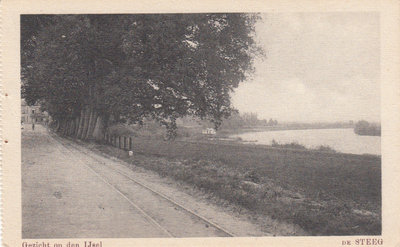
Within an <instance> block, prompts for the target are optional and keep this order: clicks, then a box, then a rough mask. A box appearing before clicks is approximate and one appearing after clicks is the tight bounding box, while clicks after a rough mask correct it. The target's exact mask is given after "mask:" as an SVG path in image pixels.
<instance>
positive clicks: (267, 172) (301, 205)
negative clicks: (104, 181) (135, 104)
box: [96, 137, 381, 235]
mask: <svg viewBox="0 0 400 247" xmlns="http://www.w3.org/2000/svg"><path fill="white" fill-rule="evenodd" d="M96 148H97V149H99V150H100V151H102V152H104V153H107V154H109V155H113V156H115V157H118V158H120V159H123V160H125V161H126V162H129V163H132V164H134V165H138V166H141V167H144V168H146V169H150V170H153V171H156V172H157V173H159V174H160V175H161V176H168V177H172V178H174V179H175V180H178V181H181V182H184V183H186V184H189V185H192V186H195V187H197V188H199V189H201V190H203V191H205V192H207V193H209V194H211V195H213V196H216V197H218V198H221V199H223V200H226V201H229V202H230V203H232V204H234V205H237V206H239V207H243V208H245V209H247V210H249V211H250V212H252V213H253V214H254V215H255V216H257V217H260V216H261V217H262V216H268V217H272V218H273V219H276V220H279V221H284V222H288V223H292V224H296V225H298V226H300V227H301V228H302V229H304V230H305V231H307V232H308V233H309V234H311V235H380V234H381V158H380V157H378V156H367V155H350V154H342V153H333V152H317V151H309V150H289V149H282V148H280V149H274V148H266V147H264V146H259V145H244V144H226V143H223V142H218V141H216V142H209V143H194V142H184V141H174V142H167V141H162V140H154V139H151V140H150V139H147V138H140V137H137V138H136V139H135V143H134V153H135V155H134V156H133V157H128V154H127V152H126V151H123V150H119V149H117V148H114V147H111V146H108V145H96ZM147 157H152V159H151V160H149V159H147Z"/></svg>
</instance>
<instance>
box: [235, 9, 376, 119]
mask: <svg viewBox="0 0 400 247" xmlns="http://www.w3.org/2000/svg"><path fill="white" fill-rule="evenodd" d="M379 38H380V30H379V14H378V13H374V12H362V13H361V12H360V13H358V12H330V13H273V14H271V13H268V14H262V20H261V21H260V22H259V23H258V24H257V26H256V39H257V41H258V42H259V44H260V46H262V47H263V48H264V50H265V53H266V56H265V58H257V59H256V60H255V68H256V71H255V74H254V75H253V76H252V78H250V79H248V80H246V81H244V82H242V83H241V84H240V85H239V87H238V88H237V89H236V90H235V92H234V93H233V95H232V103H233V106H234V107H235V108H236V109H238V110H239V111H240V112H253V113H257V114H258V116H259V118H261V119H262V118H264V119H270V118H273V119H277V120H278V121H281V122H287V121H295V122H336V121H350V120H353V121H358V120H361V119H364V120H367V121H373V122H379V121H380V80H379V79H380V40H379Z"/></svg>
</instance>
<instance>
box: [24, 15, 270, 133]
mask: <svg viewBox="0 0 400 247" xmlns="http://www.w3.org/2000/svg"><path fill="white" fill-rule="evenodd" d="M257 19H258V17H257V15H253V14H163V15H157V14H151V15H150V14H147V15H146V14H144V15H53V16H51V15H35V16H32V15H24V16H22V17H21V58H22V66H21V67H22V71H21V73H22V81H23V87H22V93H23V97H24V98H25V99H26V101H27V103H28V104H34V103H36V102H40V103H41V104H42V105H43V106H44V108H45V109H46V110H47V111H48V112H49V114H50V115H51V117H52V118H53V119H55V120H56V121H57V122H58V123H59V129H60V131H63V133H64V134H68V135H75V136H76V137H78V138H82V139H87V138H98V139H101V138H102V137H103V133H104V130H105V129H106V128H107V126H108V125H109V124H110V123H112V122H124V121H129V122H131V123H137V122H139V123H140V122H141V121H142V119H143V118H145V117H151V118H154V119H156V120H158V121H159V122H160V123H162V124H164V125H165V126H167V129H168V130H169V133H170V134H171V136H173V134H174V130H175V128H176V124H175V120H176V119H177V118H178V117H182V116H186V115H192V116H198V117H200V118H202V119H209V120H211V121H212V122H213V123H214V124H215V126H216V127H218V126H219V125H220V124H221V121H222V119H223V118H226V117H228V116H229V115H230V113H231V112H232V110H233V109H232V106H231V102H230V93H231V92H232V90H233V89H234V88H236V87H237V86H238V85H239V83H240V82H241V81H243V80H244V79H246V77H247V76H249V75H250V74H251V72H252V70H253V66H252V61H253V59H254V57H255V55H257V54H262V51H261V50H260V49H259V47H258V46H257V45H256V43H255V41H254V25H255V23H256V21H257Z"/></svg>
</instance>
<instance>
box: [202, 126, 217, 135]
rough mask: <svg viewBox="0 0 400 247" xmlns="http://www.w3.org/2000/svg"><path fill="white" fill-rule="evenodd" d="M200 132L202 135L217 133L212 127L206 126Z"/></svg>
mask: <svg viewBox="0 0 400 247" xmlns="http://www.w3.org/2000/svg"><path fill="white" fill-rule="evenodd" d="M202 133H203V134H204V135H215V134H217V132H216V131H215V129H213V128H207V129H205V130H203V131H202Z"/></svg>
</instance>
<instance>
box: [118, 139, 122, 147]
mask: <svg viewBox="0 0 400 247" xmlns="http://www.w3.org/2000/svg"><path fill="white" fill-rule="evenodd" d="M118 148H119V149H121V136H118Z"/></svg>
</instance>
